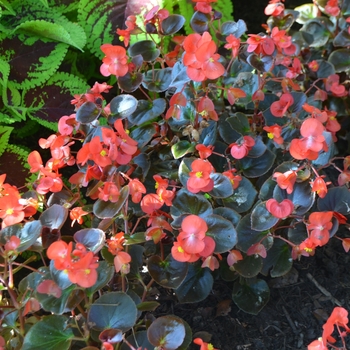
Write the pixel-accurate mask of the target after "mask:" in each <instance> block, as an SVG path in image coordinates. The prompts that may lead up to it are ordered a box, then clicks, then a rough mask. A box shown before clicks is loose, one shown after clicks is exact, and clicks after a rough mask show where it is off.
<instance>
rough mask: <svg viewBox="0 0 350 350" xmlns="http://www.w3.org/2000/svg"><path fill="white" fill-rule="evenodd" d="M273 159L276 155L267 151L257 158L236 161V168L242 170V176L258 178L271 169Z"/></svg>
mask: <svg viewBox="0 0 350 350" xmlns="http://www.w3.org/2000/svg"><path fill="white" fill-rule="evenodd" d="M275 159H276V155H275V154H274V153H273V152H272V151H270V150H269V149H267V150H266V151H265V153H264V154H263V155H261V156H260V157H258V158H248V157H245V158H243V159H241V160H239V161H237V167H239V168H241V169H243V174H244V175H245V176H246V177H251V178H255V177H260V176H262V175H264V174H266V173H267V172H268V171H269V170H270V169H271V167H272V165H273V163H274V161H275Z"/></svg>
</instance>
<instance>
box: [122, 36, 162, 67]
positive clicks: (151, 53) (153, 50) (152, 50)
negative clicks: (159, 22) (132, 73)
mask: <svg viewBox="0 0 350 350" xmlns="http://www.w3.org/2000/svg"><path fill="white" fill-rule="evenodd" d="M128 54H129V55H130V56H131V57H135V56H137V55H141V56H142V58H143V60H144V61H146V62H152V61H154V60H155V59H157V57H158V56H159V54H160V51H159V49H157V46H156V44H155V43H154V42H153V41H152V40H142V41H139V42H136V43H135V44H133V45H131V46H130V47H129V49H128Z"/></svg>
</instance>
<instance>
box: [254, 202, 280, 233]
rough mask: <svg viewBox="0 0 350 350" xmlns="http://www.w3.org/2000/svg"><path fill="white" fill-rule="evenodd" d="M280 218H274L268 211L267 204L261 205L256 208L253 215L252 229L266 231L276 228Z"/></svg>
mask: <svg viewBox="0 0 350 350" xmlns="http://www.w3.org/2000/svg"><path fill="white" fill-rule="evenodd" d="M277 222H278V218H276V217H275V216H273V215H272V214H271V213H270V212H269V211H268V210H267V209H266V202H262V203H259V204H258V205H257V206H256V207H254V209H253V211H252V214H251V223H252V229H253V230H256V231H265V230H268V229H270V228H271V227H273V226H275V225H276V224H277Z"/></svg>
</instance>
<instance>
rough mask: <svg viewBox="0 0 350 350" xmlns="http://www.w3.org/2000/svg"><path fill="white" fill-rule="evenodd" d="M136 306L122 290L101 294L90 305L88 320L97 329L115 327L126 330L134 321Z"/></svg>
mask: <svg viewBox="0 0 350 350" xmlns="http://www.w3.org/2000/svg"><path fill="white" fill-rule="evenodd" d="M136 315H137V308H136V305H135V303H134V302H133V300H132V299H131V298H130V297H129V296H128V295H127V294H125V293H123V292H111V293H106V294H103V295H102V296H101V297H100V298H98V299H97V300H96V301H95V302H94V303H93V304H92V305H91V307H90V310H89V313H88V322H91V324H92V325H93V328H95V329H98V330H103V329H108V328H116V329H120V330H122V331H123V332H126V331H127V330H129V329H130V328H131V327H133V326H134V324H135V322H136Z"/></svg>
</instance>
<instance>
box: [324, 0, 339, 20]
mask: <svg viewBox="0 0 350 350" xmlns="http://www.w3.org/2000/svg"><path fill="white" fill-rule="evenodd" d="M324 9H325V11H326V12H327V13H328V14H329V15H331V16H334V17H336V16H338V15H339V13H340V8H339V6H338V0H328V1H327V4H326V6H325V8H324Z"/></svg>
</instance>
